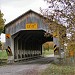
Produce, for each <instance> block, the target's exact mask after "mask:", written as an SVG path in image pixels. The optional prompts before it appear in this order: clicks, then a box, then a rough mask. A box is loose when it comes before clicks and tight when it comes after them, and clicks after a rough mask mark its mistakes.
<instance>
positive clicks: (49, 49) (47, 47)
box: [43, 42, 54, 56]
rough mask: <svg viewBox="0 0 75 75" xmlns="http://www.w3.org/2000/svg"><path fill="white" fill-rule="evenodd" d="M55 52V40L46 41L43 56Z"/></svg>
mask: <svg viewBox="0 0 75 75" xmlns="http://www.w3.org/2000/svg"><path fill="white" fill-rule="evenodd" d="M50 54H54V50H53V42H46V43H44V44H43V56H46V55H50Z"/></svg>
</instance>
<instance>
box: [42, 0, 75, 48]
mask: <svg viewBox="0 0 75 75" xmlns="http://www.w3.org/2000/svg"><path fill="white" fill-rule="evenodd" d="M44 1H46V2H47V3H48V8H46V9H41V12H42V13H43V15H44V16H45V17H47V18H48V19H46V21H45V22H46V23H47V24H48V26H49V29H50V30H51V29H52V30H53V31H52V32H54V31H58V30H61V29H62V30H63V31H62V32H64V33H65V30H64V29H63V28H62V27H61V26H65V28H66V33H67V38H65V39H64V40H65V42H66V44H67V45H69V44H71V43H75V0H44ZM62 32H61V34H64V33H62ZM59 36H60V42H61V43H62V40H63V37H64V36H65V35H62V36H63V37H62V36H61V35H60V34H59ZM74 45H75V44H74ZM74 45H73V46H71V49H73V48H72V47H75V46H74ZM67 47H68V46H67ZM67 49H68V48H67Z"/></svg>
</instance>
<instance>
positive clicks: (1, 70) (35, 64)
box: [0, 56, 54, 75]
mask: <svg viewBox="0 0 75 75" xmlns="http://www.w3.org/2000/svg"><path fill="white" fill-rule="evenodd" d="M53 60H54V57H52V56H51V57H42V58H40V59H36V60H31V61H27V62H26V61H21V62H17V63H14V64H10V65H4V66H0V75H40V73H41V72H42V71H43V70H45V69H46V68H47V67H48V65H49V64H50V63H51V61H53Z"/></svg>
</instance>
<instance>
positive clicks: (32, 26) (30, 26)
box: [26, 23, 38, 30]
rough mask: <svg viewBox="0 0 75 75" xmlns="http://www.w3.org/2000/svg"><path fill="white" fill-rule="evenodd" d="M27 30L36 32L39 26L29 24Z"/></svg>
mask: <svg viewBox="0 0 75 75" xmlns="http://www.w3.org/2000/svg"><path fill="white" fill-rule="evenodd" d="M26 29H27V30H36V29H38V25H37V23H27V24H26Z"/></svg>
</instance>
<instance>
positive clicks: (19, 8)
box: [0, 0, 47, 24]
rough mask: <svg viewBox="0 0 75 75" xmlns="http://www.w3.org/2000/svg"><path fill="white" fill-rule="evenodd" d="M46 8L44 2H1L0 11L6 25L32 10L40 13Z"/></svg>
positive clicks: (12, 0) (2, 0)
mask: <svg viewBox="0 0 75 75" xmlns="http://www.w3.org/2000/svg"><path fill="white" fill-rule="evenodd" d="M46 6H47V3H46V2H44V0H0V9H1V11H2V13H3V14H4V18H5V19H6V22H5V23H6V24H7V23H9V22H10V21H12V20H13V19H15V18H17V17H18V16H20V15H22V14H23V13H25V12H26V11H28V10H30V9H32V10H33V11H35V12H38V13H40V7H41V8H42V9H44V8H46Z"/></svg>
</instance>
